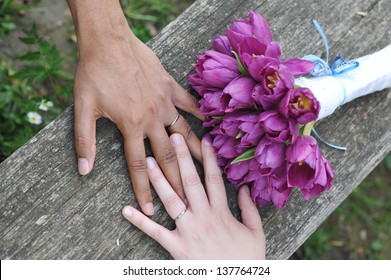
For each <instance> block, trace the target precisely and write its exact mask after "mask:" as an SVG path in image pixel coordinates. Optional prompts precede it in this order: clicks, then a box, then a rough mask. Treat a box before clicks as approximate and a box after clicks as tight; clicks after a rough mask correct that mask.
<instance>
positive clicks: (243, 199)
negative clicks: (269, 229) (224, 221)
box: [238, 186, 263, 232]
mask: <svg viewBox="0 0 391 280" xmlns="http://www.w3.org/2000/svg"><path fill="white" fill-rule="evenodd" d="M238 202H239V208H240V211H241V214H242V221H243V224H244V225H245V226H246V227H248V228H249V229H251V230H253V231H257V232H259V231H261V232H263V229H262V221H261V216H260V215H259V212H258V209H257V207H256V206H255V204H254V202H253V200H252V198H251V196H250V190H249V188H248V186H242V187H241V188H240V190H239V195H238Z"/></svg>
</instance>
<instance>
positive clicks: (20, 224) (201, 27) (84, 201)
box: [0, 0, 391, 259]
mask: <svg viewBox="0 0 391 280" xmlns="http://www.w3.org/2000/svg"><path fill="white" fill-rule="evenodd" d="M249 9H254V10H256V11H258V12H260V13H261V14H263V15H264V16H265V17H266V18H267V19H268V21H269V24H270V26H271V28H272V31H273V34H274V36H275V39H276V40H278V41H280V43H281V45H282V47H283V51H284V56H285V57H291V56H303V55H305V54H309V53H313V54H318V55H320V54H322V53H324V47H323V45H322V42H321V40H320V37H319V35H318V34H317V32H316V31H315V29H314V28H313V26H312V23H311V20H312V19H314V18H315V19H317V20H318V21H319V22H320V24H321V25H322V26H323V27H324V30H325V32H326V34H327V35H328V39H329V44H330V47H331V57H334V56H335V55H337V54H339V55H342V56H343V57H345V58H347V59H349V58H355V57H358V56H362V55H365V54H367V53H371V52H374V51H376V50H379V49H381V48H383V47H385V46H387V45H388V44H390V41H391V40H390V39H391V18H390V11H391V1H388V0H359V1H357V0H346V1H338V0H332V1H310V0H302V1H293V0H292V1H283V0H275V1H255V0H251V1H246V0H241V1H239V0H225V1H221V0H212V1H211V0H198V1H197V2H195V4H194V5H193V6H192V7H191V8H189V9H188V10H187V11H186V12H184V13H183V14H182V15H181V16H180V17H179V18H178V19H177V20H176V21H174V22H173V23H171V24H170V25H169V26H168V27H167V28H166V29H165V30H164V31H163V32H162V33H161V34H159V35H158V36H157V37H156V38H155V39H154V40H153V41H151V42H150V46H151V47H152V49H153V50H154V51H155V52H156V53H157V55H158V56H159V57H160V59H161V61H162V63H163V64H164V66H165V67H166V69H167V70H168V71H169V72H170V73H171V74H172V75H173V76H174V78H175V79H176V80H177V81H180V83H181V84H182V85H183V86H185V87H188V86H187V76H188V75H189V73H191V72H192V66H191V65H192V64H193V63H194V61H195V55H196V54H198V53H200V52H203V51H204V50H206V49H208V48H210V41H211V40H212V39H213V38H214V36H215V35H216V34H217V33H222V32H224V29H225V28H226V27H227V26H228V25H229V24H230V23H231V21H232V20H233V19H236V18H240V17H243V16H246V15H247V13H248V10H249ZM358 11H362V12H367V13H368V14H367V16H366V17H362V16H359V15H357V14H356V12H358ZM186 117H187V119H188V120H189V121H190V122H191V123H192V126H193V127H194V129H195V130H196V132H197V134H198V135H199V136H201V135H202V133H203V131H202V127H201V123H200V122H199V121H197V120H195V119H194V118H192V117H191V116H187V115H186ZM390 128H391V91H390V90H386V91H383V92H380V93H377V94H376V95H374V96H370V97H364V98H361V99H359V100H356V101H354V102H352V103H351V104H348V105H346V106H344V107H343V108H342V109H340V110H338V111H337V112H336V113H335V114H334V115H333V116H332V117H330V118H328V119H326V120H324V121H322V123H321V124H320V125H319V126H318V131H319V132H320V133H321V134H322V135H323V136H324V138H326V139H328V140H330V141H332V142H333V143H337V144H341V145H347V146H348V148H349V150H348V151H347V152H340V151H336V150H332V149H330V148H328V147H326V146H324V145H321V149H322V150H323V153H324V154H325V156H326V157H327V158H328V159H329V161H330V162H331V164H332V165H333V167H334V172H335V177H336V179H335V184H334V187H333V189H332V190H331V191H329V192H327V193H325V194H324V195H322V196H321V197H319V198H317V199H313V200H311V201H304V200H303V199H302V197H301V195H300V193H299V192H294V193H293V195H292V196H291V199H290V201H289V202H288V204H287V206H286V208H284V209H282V210H277V209H276V208H275V207H272V206H268V207H265V208H263V209H261V211H260V213H261V215H262V217H263V221H264V228H265V232H266V237H267V257H268V258H270V259H286V258H288V257H289V256H290V255H291V254H292V253H293V252H294V251H295V250H296V249H297V248H298V247H299V246H300V245H301V244H302V243H303V242H304V241H305V240H306V239H307V238H308V237H309V235H310V234H311V233H312V232H313V231H314V230H315V229H316V228H317V227H318V226H319V225H320V224H321V223H322V222H323V221H324V220H325V219H326V218H327V217H328V216H329V214H330V213H332V211H333V210H334V209H335V208H336V207H337V206H338V205H339V204H340V203H341V202H342V201H343V200H344V199H345V198H346V196H348V195H349V193H350V192H351V191H352V190H353V189H354V188H355V187H356V186H357V185H358V184H359V183H360V182H361V181H362V180H363V179H364V178H365V176H366V175H367V174H368V173H369V172H370V171H371V170H372V169H373V168H374V167H375V166H376V165H377V164H378V163H379V161H380V160H381V159H382V158H383V157H384V156H385V155H386V154H387V153H388V152H389V151H390V150H391V129H390ZM148 149H149V148H148ZM148 154H150V150H148ZM227 189H228V190H229V201H230V206H231V209H232V211H233V212H234V213H235V215H237V216H238V208H237V205H236V193H235V192H234V191H233V190H232V188H231V187H230V186H227ZM155 201H156V204H157V205H156V210H157V213H156V214H155V215H154V217H153V219H154V220H155V221H157V222H159V223H161V224H163V225H166V226H168V227H170V228H173V226H174V223H173V222H172V220H171V219H170V218H169V217H168V216H167V215H166V213H165V211H164V209H163V207H162V205H161V204H160V203H158V199H157V198H156V197H155ZM125 204H132V205H136V202H135V198H134V195H133V192H132V191H131V184H130V179H129V174H128V171H127V168H126V162H125V158H124V155H123V147H122V137H121V135H120V133H119V132H118V129H117V128H116V127H115V125H113V124H112V123H110V122H109V121H108V120H104V119H103V120H99V121H98V125H97V157H96V163H95V168H94V170H93V172H92V173H91V174H90V175H88V176H86V177H82V176H79V175H78V174H77V168H76V159H75V151H74V146H73V111H72V108H69V109H67V110H66V111H65V112H64V113H63V114H62V115H61V116H60V117H59V118H57V119H56V120H55V121H53V122H52V123H51V124H49V125H48V126H47V127H46V128H45V129H43V130H42V131H41V132H40V133H39V134H38V135H37V136H36V137H34V138H33V139H32V140H31V141H30V142H29V143H27V144H26V145H25V146H23V147H22V148H21V149H19V150H18V151H16V152H15V153H14V154H13V155H12V156H11V157H9V158H8V159H7V160H6V161H5V162H3V163H2V164H1V165H0V232H1V233H0V236H1V239H0V257H1V259H165V258H169V257H170V256H169V254H168V253H167V252H166V251H164V250H163V249H162V248H161V247H160V245H158V244H157V243H156V242H154V241H153V240H151V239H150V238H148V237H146V236H145V235H144V234H142V233H141V232H140V231H139V230H137V229H135V228H134V227H133V226H131V225H130V224H129V223H128V222H126V221H125V220H124V219H123V218H122V217H121V214H120V210H121V208H122V207H123V205H125ZM117 242H118V243H119V246H118V245H117Z"/></svg>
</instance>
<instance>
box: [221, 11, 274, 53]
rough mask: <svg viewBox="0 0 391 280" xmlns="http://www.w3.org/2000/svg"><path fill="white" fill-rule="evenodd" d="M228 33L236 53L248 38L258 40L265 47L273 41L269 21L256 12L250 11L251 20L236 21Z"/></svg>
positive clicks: (228, 29)
mask: <svg viewBox="0 0 391 280" xmlns="http://www.w3.org/2000/svg"><path fill="white" fill-rule="evenodd" d="M226 33H227V37H228V40H229V42H230V43H231V46H232V48H233V49H234V51H236V52H238V49H239V47H238V46H239V44H240V43H241V42H242V41H243V40H244V38H246V37H253V38H256V39H257V40H258V41H259V42H261V43H263V44H265V45H268V44H269V43H270V42H271V41H272V39H273V37H272V33H271V31H270V28H269V25H268V24H267V21H266V20H265V19H264V18H263V17H262V16H261V15H259V14H257V13H255V12H254V11H250V13H249V18H244V19H241V20H235V21H234V22H233V24H232V26H231V28H227V30H226Z"/></svg>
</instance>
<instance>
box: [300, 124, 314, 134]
mask: <svg viewBox="0 0 391 280" xmlns="http://www.w3.org/2000/svg"><path fill="white" fill-rule="evenodd" d="M315 123H316V121H312V122H309V123H307V124H306V125H305V126H304V129H303V134H302V135H311V130H312V128H313V127H314V125H315Z"/></svg>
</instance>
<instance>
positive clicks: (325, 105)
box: [295, 45, 391, 120]
mask: <svg viewBox="0 0 391 280" xmlns="http://www.w3.org/2000/svg"><path fill="white" fill-rule="evenodd" d="M356 61H358V62H359V63H360V65H359V66H358V67H357V68H355V69H353V70H350V71H347V72H345V73H342V74H339V75H334V76H323V77H314V78H309V79H307V78H304V77H302V78H298V79H296V81H295V82H296V84H297V85H299V86H301V87H307V88H309V89H310V90H311V91H312V93H313V94H314V95H315V97H316V98H317V99H318V100H319V102H320V107H321V108H320V113H319V118H318V120H320V119H323V118H325V117H327V116H329V115H331V114H332V113H333V112H334V111H335V110H336V109H337V108H338V107H339V106H342V105H343V104H346V103H348V102H350V101H352V100H353V99H356V98H358V97H361V96H364V95H367V94H370V93H373V92H376V91H380V90H383V89H385V88H389V87H391V45H389V46H388V47H386V48H384V49H382V50H381V51H378V52H376V53H374V54H371V55H367V56H363V57H360V58H358V59H356Z"/></svg>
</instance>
